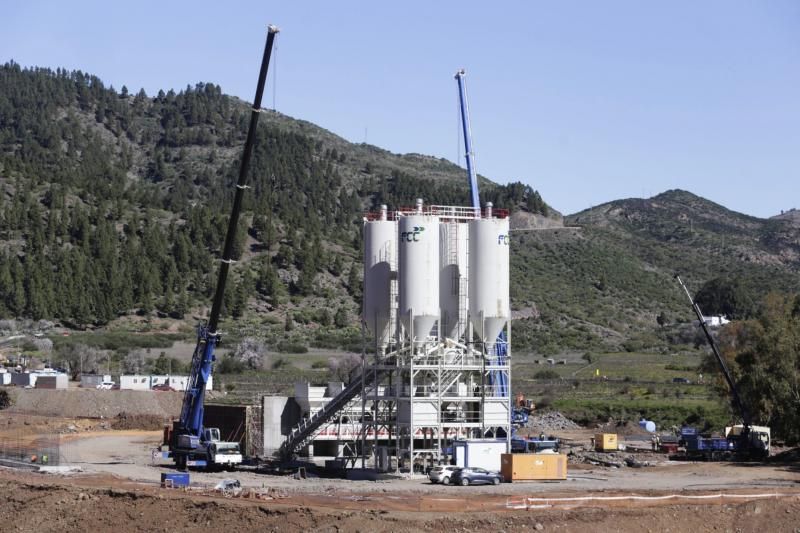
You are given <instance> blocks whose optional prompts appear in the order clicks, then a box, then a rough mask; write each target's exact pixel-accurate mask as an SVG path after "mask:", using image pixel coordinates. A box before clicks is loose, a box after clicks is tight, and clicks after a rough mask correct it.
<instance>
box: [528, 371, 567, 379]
mask: <svg viewBox="0 0 800 533" xmlns="http://www.w3.org/2000/svg"><path fill="white" fill-rule="evenodd" d="M559 378H561V376H560V375H559V374H558V372H556V371H555V370H539V371H538V372H536V373H535V374H534V375H533V379H559Z"/></svg>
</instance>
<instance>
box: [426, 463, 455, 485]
mask: <svg viewBox="0 0 800 533" xmlns="http://www.w3.org/2000/svg"><path fill="white" fill-rule="evenodd" d="M458 469H459V468H458V467H457V466H452V465H439V466H434V467H433V468H432V469H431V471H430V472H428V479H430V480H431V483H441V484H442V485H449V484H450V479H451V478H452V477H453V472H455V471H456V470H458Z"/></svg>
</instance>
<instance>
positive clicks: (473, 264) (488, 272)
mask: <svg viewBox="0 0 800 533" xmlns="http://www.w3.org/2000/svg"><path fill="white" fill-rule="evenodd" d="M489 216H491V215H489ZM508 278H509V239H508V219H507V218H502V219H498V218H484V219H478V220H471V221H470V222H469V314H470V321H471V322H472V326H473V327H474V328H475V332H476V333H477V335H478V337H479V338H480V339H481V340H482V341H484V342H490V343H491V342H494V340H495V339H496V338H497V335H498V334H499V333H500V332H501V331H502V330H503V326H505V324H506V322H507V321H508V320H510V318H511V306H510V304H509V282H508Z"/></svg>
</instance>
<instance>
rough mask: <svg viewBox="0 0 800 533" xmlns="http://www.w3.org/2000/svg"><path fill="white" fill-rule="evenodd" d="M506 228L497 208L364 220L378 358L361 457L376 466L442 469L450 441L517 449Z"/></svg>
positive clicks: (367, 298) (369, 374)
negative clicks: (494, 442) (511, 441)
mask: <svg viewBox="0 0 800 533" xmlns="http://www.w3.org/2000/svg"><path fill="white" fill-rule="evenodd" d="M508 229H509V227H508V218H507V213H506V212H505V211H502V210H494V211H493V210H492V207H491V204H489V205H488V206H487V208H486V209H484V210H483V211H482V212H481V211H480V210H476V209H473V208H466V207H452V206H424V205H423V203H422V201H421V200H418V201H417V205H416V206H415V207H414V208H411V209H402V210H398V211H394V212H389V211H388V210H387V208H386V206H382V207H381V210H380V212H378V213H371V214H369V215H368V216H367V217H365V220H364V240H365V256H364V288H365V290H364V307H363V320H364V325H365V326H366V328H367V330H368V331H369V333H371V336H372V342H374V354H369V355H366V356H365V371H364V374H363V376H362V379H364V386H363V388H362V390H363V394H362V410H363V413H362V416H361V417H360V418H361V422H362V423H361V424H360V425H361V427H362V432H361V438H362V443H361V449H362V454H363V455H364V456H367V457H370V456H372V457H375V460H376V463H377V464H379V465H380V463H382V462H384V463H385V462H387V461H391V458H396V459H397V460H398V462H400V463H405V461H410V464H412V465H416V466H417V467H419V466H422V465H424V464H426V463H427V464H431V463H434V462H437V461H439V460H441V459H443V457H442V456H443V455H446V454H447V452H448V450H449V449H450V446H451V445H452V441H453V440H454V439H470V438H486V437H494V438H502V439H506V440H507V439H508V438H510V422H509V420H510V417H509V415H510V403H509V402H510V398H509V378H510V363H509V350H508V339H509V334H510V305H509V240H508ZM370 351H372V350H370ZM384 466H388V465H384ZM406 466H408V465H406Z"/></svg>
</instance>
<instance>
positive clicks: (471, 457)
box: [453, 439, 509, 472]
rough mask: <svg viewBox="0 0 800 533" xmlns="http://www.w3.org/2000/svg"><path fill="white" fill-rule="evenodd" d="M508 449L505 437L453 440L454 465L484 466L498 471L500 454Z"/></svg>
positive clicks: (466, 466) (462, 466)
mask: <svg viewBox="0 0 800 533" xmlns="http://www.w3.org/2000/svg"><path fill="white" fill-rule="evenodd" d="M508 451H509V450H508V442H507V441H506V439H474V440H455V441H453V455H454V457H455V461H456V466H460V467H461V468H485V469H486V470H496V471H498V472H499V471H500V467H501V458H502V455H503V454H504V453H507V452H508Z"/></svg>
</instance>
